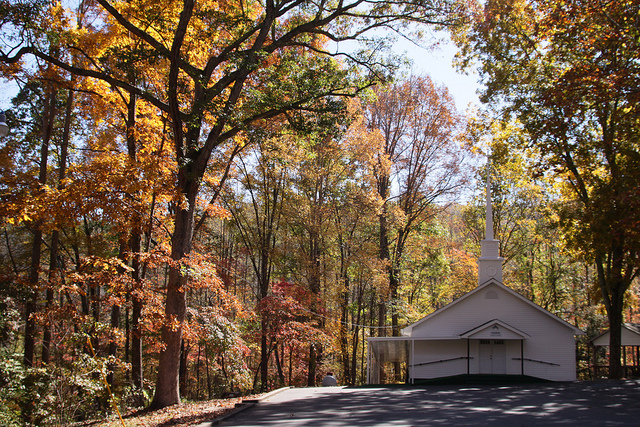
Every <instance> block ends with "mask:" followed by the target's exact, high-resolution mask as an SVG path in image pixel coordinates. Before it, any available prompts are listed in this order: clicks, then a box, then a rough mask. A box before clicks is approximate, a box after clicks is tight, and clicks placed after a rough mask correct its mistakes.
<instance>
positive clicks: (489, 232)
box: [484, 162, 493, 240]
mask: <svg viewBox="0 0 640 427" xmlns="http://www.w3.org/2000/svg"><path fill="white" fill-rule="evenodd" d="M490 176H491V166H490V164H489V163H488V162H487V188H486V193H487V201H486V205H487V206H486V210H487V217H486V218H487V221H486V227H485V234H484V235H485V239H486V240H493V208H492V206H491V178H490Z"/></svg>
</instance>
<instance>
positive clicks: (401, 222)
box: [0, 0, 640, 426]
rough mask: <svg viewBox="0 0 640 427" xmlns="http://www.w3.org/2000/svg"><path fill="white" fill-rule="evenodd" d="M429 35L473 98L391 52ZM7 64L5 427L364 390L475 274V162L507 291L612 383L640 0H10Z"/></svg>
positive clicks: (4, 21) (0, 152)
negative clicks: (556, 327) (373, 365)
mask: <svg viewBox="0 0 640 427" xmlns="http://www.w3.org/2000/svg"><path fill="white" fill-rule="evenodd" d="M434 32H441V33H442V32H444V33H446V34H448V35H449V36H450V37H451V38H452V40H453V41H454V42H455V44H456V46H457V48H458V54H457V56H456V59H455V62H456V66H457V67H458V69H459V70H460V71H461V72H476V73H477V74H478V78H479V80H480V83H481V84H482V88H483V89H482V93H481V94H480V96H481V101H482V105H481V106H477V107H475V108H468V109H467V110H466V111H463V110H462V109H461V108H460V106H456V104H455V102H454V99H453V97H452V95H451V94H450V93H449V90H448V89H447V88H446V87H444V86H443V85H441V84H440V83H438V82H436V81H433V80H432V79H431V78H430V77H429V75H428V74H422V75H417V74H414V73H411V71H410V67H408V66H407V65H406V60H405V59H406V58H403V57H402V56H401V55H399V52H394V51H393V49H391V48H390V47H391V46H392V41H393V39H394V38H409V39H411V40H415V41H416V43H421V44H422V45H423V46H427V47H430V48H436V47H437V46H433V44H434V43H435V42H433V41H432V40H433V38H432V37H431V36H432V35H433V34H434ZM341 46H349V49H343V48H341ZM0 70H1V73H2V74H1V77H2V82H3V84H8V83H10V84H11V85H12V87H16V88H17V90H16V91H15V93H11V94H10V95H8V94H7V93H8V91H7V92H5V93H3V94H2V95H1V97H2V98H9V97H10V99H2V101H3V102H5V101H6V102H7V105H10V108H7V111H6V112H5V114H6V124H7V126H8V128H9V132H8V134H7V135H5V136H0V200H1V203H0V221H1V222H0V226H1V230H2V238H1V239H0V389H1V390H2V393H1V396H0V424H2V425H7V426H11V425H63V424H66V423H70V422H73V421H82V420H90V419H99V418H101V417H102V416H104V414H108V413H112V412H113V411H114V407H119V408H120V409H121V410H127V409H131V408H149V409H150V410H156V409H161V408H165V407H168V406H171V405H175V404H178V403H180V402H181V401H185V400H189V401H199V400H208V399H213V398H216V397H223V396H229V395H236V394H239V395H241V394H251V393H258V392H264V391H268V390H273V389H275V388H278V387H282V386H313V385H319V384H320V382H321V380H322V377H323V376H324V374H325V373H326V372H328V371H331V372H334V373H335V374H336V376H337V377H338V379H339V382H340V383H341V384H343V385H360V384H363V383H364V382H366V369H367V366H366V363H367V355H366V352H367V338H368V337H374V336H375V337H380V336H398V335H399V334H400V330H401V329H402V328H404V327H406V326H407V325H409V324H411V323H413V322H415V321H417V320H419V319H420V318H422V317H424V316H425V315H428V314H429V313H432V312H433V311H434V310H437V309H438V308H441V307H443V306H445V305H446V304H448V303H450V302H452V301H453V300H455V299H456V298H458V297H460V296H461V295H463V294H464V293H466V292H468V291H469V290H471V289H473V288H474V287H475V286H476V285H477V265H476V260H477V258H478V256H479V249H480V245H479V244H480V240H481V239H483V237H484V236H483V233H484V224H485V209H484V206H485V205H484V191H485V188H484V183H485V182H486V178H487V174H490V176H491V193H492V195H493V224H494V233H495V235H496V236H497V238H498V239H499V240H500V253H501V254H502V256H503V257H504V258H505V261H504V282H505V284H506V285H507V286H509V287H510V288H512V289H514V290H516V291H517V292H519V293H520V294H522V295H524V296H526V297H527V298H529V299H530V300H531V301H533V302H535V303H536V304H538V305H540V306H542V307H543V308H545V309H547V310H549V311H550V312H552V313H553V314H555V315H557V316H559V317H561V318H562V319H564V320H566V321H567V322H569V323H571V324H573V325H575V326H577V327H579V328H580V329H582V330H583V331H585V332H586V333H587V335H586V336H585V337H581V338H580V339H579V342H578V347H577V348H578V354H577V360H578V366H577V370H578V375H579V378H581V379H590V378H591V376H590V375H591V373H590V372H591V371H590V368H589V363H590V361H589V356H588V351H587V344H586V342H587V340H588V339H589V338H591V337H593V336H594V335H596V334H597V333H599V332H600V331H602V330H604V329H606V328H608V329H610V331H611V334H610V337H611V342H610V352H609V360H607V361H605V363H607V364H608V365H609V368H608V371H607V372H608V376H609V377H610V378H621V377H622V376H623V369H622V367H623V364H624V360H623V353H622V352H621V345H620V343H621V341H620V340H621V327H622V324H623V323H624V322H638V321H640V316H639V306H638V293H639V292H640V289H639V288H638V274H639V272H640V114H639V109H640V102H639V101H640V90H638V88H639V87H640V0H562V1H561V0H486V1H476V0H382V1H367V0H260V1H257V0H237V1H229V0H216V1H214V0H168V1H165V2H150V1H146V0H127V1H123V0H69V1H50V0H6V1H2V2H1V3H0ZM474 70H475V71H474ZM624 356H625V357H626V355H624Z"/></svg>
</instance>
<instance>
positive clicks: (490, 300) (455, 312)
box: [403, 280, 581, 338]
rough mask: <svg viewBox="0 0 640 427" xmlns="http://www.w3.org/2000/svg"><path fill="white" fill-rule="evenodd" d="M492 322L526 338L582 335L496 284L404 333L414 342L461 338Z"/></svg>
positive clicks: (430, 316)
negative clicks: (553, 332) (562, 332)
mask: <svg viewBox="0 0 640 427" xmlns="http://www.w3.org/2000/svg"><path fill="white" fill-rule="evenodd" d="M490 319H494V320H498V321H500V322H502V323H503V324H505V325H511V326H512V327H513V328H516V329H517V330H519V331H521V332H524V333H525V334H531V332H530V331H531V330H532V329H535V330H538V329H541V330H545V329H548V328H555V327H562V328H563V329H564V328H570V329H572V330H573V332H574V333H581V332H580V331H579V330H578V329H577V328H574V327H573V326H572V325H570V324H568V323H566V322H565V321H563V320H562V319H560V318H558V317H557V316H554V315H553V314H551V313H549V312H548V311H546V310H544V309H543V308H542V307H539V306H537V305H535V304H534V303H532V302H531V301H529V300H528V299H526V298H524V297H522V296H521V295H519V294H518V293H516V292H514V291H513V290H511V289H509V288H507V287H506V286H504V285H502V284H500V283H498V282H497V281H493V280H490V281H488V282H486V283H485V284H483V285H482V286H479V287H478V288H476V289H474V290H472V291H470V292H469V293H467V294H465V295H464V296H462V297H461V298H459V299H457V300H455V301H453V302H452V303H451V304H449V305H447V306H445V307H443V308H441V309H440V310H437V311H435V312H434V313H432V314H430V315H428V316H426V317H424V318H423V319H422V320H420V321H418V322H416V323H414V324H413V325H410V326H408V327H407V328H405V329H404V330H403V333H404V334H405V335H406V336H411V337H414V338H418V337H443V338H444V337H449V338H453V337H461V336H462V335H463V334H465V333H467V332H468V331H470V330H472V329H474V328H476V327H478V326H479V325H482V324H484V323H486V322H487V321H488V320H490ZM512 332H513V331H512Z"/></svg>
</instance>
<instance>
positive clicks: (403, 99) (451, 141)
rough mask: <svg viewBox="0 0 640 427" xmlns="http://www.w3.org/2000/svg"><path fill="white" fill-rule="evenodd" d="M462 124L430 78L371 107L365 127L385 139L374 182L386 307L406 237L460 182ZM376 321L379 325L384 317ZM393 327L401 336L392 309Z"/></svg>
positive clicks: (394, 292)
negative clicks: (386, 282)
mask: <svg viewBox="0 0 640 427" xmlns="http://www.w3.org/2000/svg"><path fill="white" fill-rule="evenodd" d="M460 121H461V119H460V117H459V115H458V113H457V111H456V109H455V104H454V102H453V99H452V98H451V96H450V95H449V93H448V91H447V89H446V88H444V87H439V86H437V85H436V84H435V83H434V82H433V81H432V80H431V79H430V78H429V77H412V78H411V79H409V80H407V81H405V82H402V83H399V84H396V85H392V86H390V87H388V88H385V89H380V90H378V91H377V100H376V101H375V103H373V104H372V105H370V106H369V114H368V125H369V128H370V129H371V130H372V131H374V132H379V134H380V135H381V138H382V141H383V148H382V151H381V152H380V153H378V156H379V157H378V158H379V162H378V165H377V169H376V181H377V188H378V194H379V196H380V197H381V198H382V200H383V202H384V204H383V208H382V212H381V214H380V258H381V259H382V260H386V262H388V271H389V293H388V300H387V301H385V303H389V302H391V303H392V304H394V303H395V302H396V301H397V299H398V287H399V281H400V273H401V272H400V268H401V265H402V257H403V255H404V249H405V246H406V244H407V241H408V239H409V237H410V235H411V234H412V233H413V232H415V230H416V229H417V228H418V227H419V226H420V225H421V224H423V223H425V222H426V221H429V220H430V219H433V218H434V216H435V215H436V213H437V212H439V211H440V210H441V209H442V206H444V205H446V203H447V202H448V201H450V200H451V198H450V197H451V196H452V195H453V194H454V192H455V191H456V189H458V188H459V187H460V186H461V185H462V183H463V182H464V178H463V174H462V169H461V168H462V167H463V165H464V160H463V158H464V154H463V150H461V149H460V143H459V142H458V140H457V138H458V137H459V124H460ZM394 182H395V183H396V185H397V190H394V189H393V183H394ZM381 312H383V310H381ZM380 317H381V319H379V320H380V321H383V317H384V316H380ZM391 325H392V328H393V335H394V336H397V335H399V334H400V330H399V326H398V314H397V311H396V310H393V309H392V312H391Z"/></svg>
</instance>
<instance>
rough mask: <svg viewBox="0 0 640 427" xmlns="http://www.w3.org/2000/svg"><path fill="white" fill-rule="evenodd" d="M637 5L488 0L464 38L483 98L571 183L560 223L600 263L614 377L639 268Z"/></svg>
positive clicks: (594, 1) (541, 160) (544, 162)
mask: <svg viewBox="0 0 640 427" xmlns="http://www.w3.org/2000/svg"><path fill="white" fill-rule="evenodd" d="M639 12H640V3H639V2H638V1H624V2H620V1H599V0H568V1H562V2H560V1H555V0H544V1H538V2H533V1H525V0H509V1H489V2H486V3H485V5H484V8H480V7H478V9H477V13H475V14H474V22H473V24H472V25H471V26H470V28H469V29H468V31H467V32H466V33H464V34H460V38H459V40H460V44H461V45H462V46H463V53H464V54H466V57H465V58H466V59H465V60H467V61H471V60H473V59H477V60H478V61H479V62H480V70H481V73H482V76H483V79H484V83H485V84H486V90H485V92H484V95H483V97H482V100H483V101H484V102H491V103H492V104H493V105H497V106H500V107H502V108H501V109H502V111H503V112H504V113H507V114H514V115H516V116H517V117H518V118H519V119H520V121H521V122H522V123H523V125H524V127H525V129H526V131H527V132H528V133H529V135H530V136H531V145H532V146H534V147H536V149H537V154H538V155H539V165H540V167H541V168H542V169H545V170H549V171H551V172H553V173H554V174H555V175H556V177H558V178H560V179H561V180H562V182H563V183H564V185H565V194H566V195H567V197H568V198H569V199H570V202H567V203H566V204H565V206H564V208H563V209H562V210H561V215H562V220H563V225H564V226H565V229H566V230H567V231H568V233H567V236H568V237H569V238H570V240H571V241H572V242H573V244H574V245H575V247H577V248H579V249H580V251H581V252H582V253H583V254H584V256H585V257H586V258H587V259H589V260H590V261H592V262H593V263H594V264H595V267H596V269H597V281H598V284H599V287H600V290H601V294H602V299H603V302H604V305H605V307H606V310H607V314H608V318H609V327H610V330H611V335H610V336H611V342H610V361H609V362H610V369H609V375H610V376H611V377H612V378H620V377H621V375H622V368H621V354H620V353H621V351H620V340H621V325H622V322H623V308H624V299H625V293H626V291H627V290H628V289H629V287H630V285H631V283H632V282H633V280H634V279H635V278H636V277H638V274H639V273H640V261H639V260H640V236H639V235H638V233H637V224H638V220H639V219H640V210H639V208H640V206H638V204H637V200H638V199H637V194H638V192H639V191H640V186H639V184H638V183H639V182H640V145H639V144H638V135H639V131H640V127H639V122H638V117H640V115H639V112H640V111H639V110H638V109H639V108H640V106H639V105H640V104H639V103H638V99H639V96H640V92H638V90H637V88H638V82H640V65H639V64H640V61H638V59H639V53H638V52H640V46H639V44H638V43H639V40H640V38H639V36H640V28H639V27H638V25H637V16H638V13H639ZM463 63H464V61H463Z"/></svg>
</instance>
